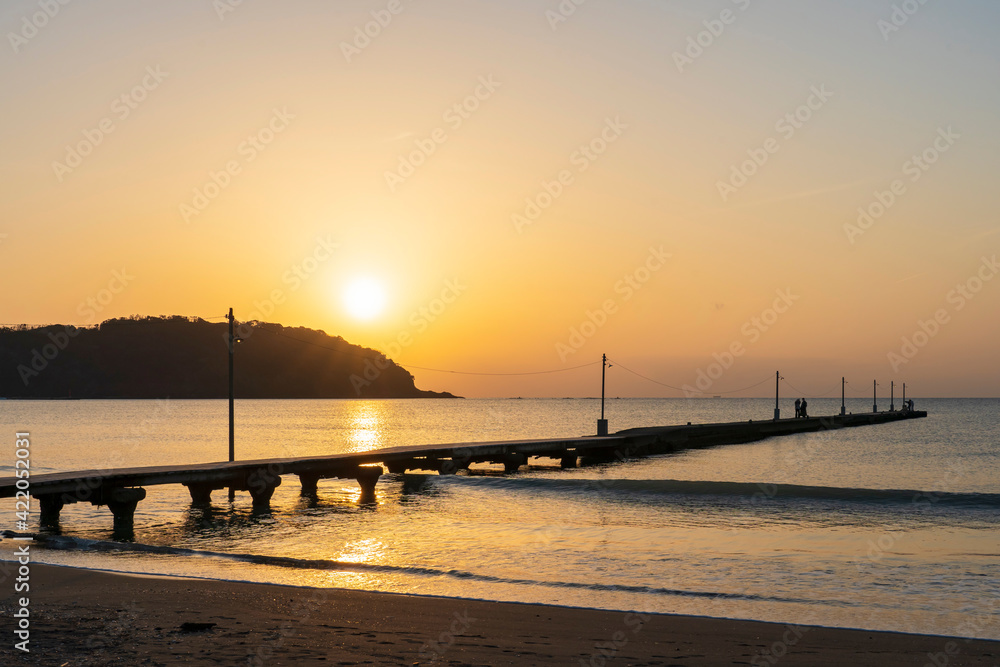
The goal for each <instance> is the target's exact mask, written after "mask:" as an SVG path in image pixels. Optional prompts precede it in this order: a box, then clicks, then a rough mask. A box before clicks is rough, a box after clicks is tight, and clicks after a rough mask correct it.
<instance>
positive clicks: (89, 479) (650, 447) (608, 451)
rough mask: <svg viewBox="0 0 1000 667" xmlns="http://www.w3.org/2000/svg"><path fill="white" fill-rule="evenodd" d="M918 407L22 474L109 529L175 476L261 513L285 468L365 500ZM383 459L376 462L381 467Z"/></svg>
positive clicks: (5, 487) (54, 512)
mask: <svg viewBox="0 0 1000 667" xmlns="http://www.w3.org/2000/svg"><path fill="white" fill-rule="evenodd" d="M926 416H927V413H926V412H924V411H916V410H914V411H890V412H872V413H862V414H847V415H836V416H831V417H808V418H803V419H776V420H762V421H754V420H750V421H746V422H731V423H721V424H693V425H692V424H687V425H683V426H659V427H647V428H632V429H627V430H624V431H619V432H617V433H614V434H611V435H601V436H583V437H577V438H553V439H533V440H508V441H496V442H471V443H454V444H443V445H414V446H403V447H388V448H384V449H376V450H372V451H368V452H359V453H347V454H331V455H326V456H306V457H296V458H275V459H260V460H255V461H236V462H222V463H195V464H189V465H169V466H147V467H139V468H118V469H113V470H80V471H72V472H56V473H46V474H42V475H32V476H31V477H30V493H31V495H32V496H33V497H34V498H35V499H36V500H37V501H38V504H39V509H40V517H39V518H40V523H41V525H42V526H49V527H51V526H57V525H58V521H59V513H60V511H61V510H62V508H63V507H65V506H66V505H68V504H72V503H79V502H89V503H91V504H92V505H106V506H107V507H108V508H109V509H110V510H111V512H112V515H113V516H114V531H115V533H116V534H117V535H128V534H130V533H131V532H132V530H133V522H134V515H135V510H136V507H137V506H138V504H139V502H141V501H142V500H143V499H144V498H145V497H146V489H145V488H144V487H148V486H155V485H159V484H182V485H184V486H186V487H187V488H188V491H189V492H190V494H191V501H192V503H193V504H195V505H207V504H210V503H211V501H212V492H213V491H218V490H221V489H235V490H239V491H248V492H249V493H250V496H251V497H252V499H253V507H254V510H255V511H267V509H268V507H269V505H270V500H271V496H272V495H273V494H274V490H275V489H276V488H277V487H278V486H280V485H281V482H282V477H283V476H290V475H295V476H297V477H298V479H299V483H300V484H301V492H302V494H303V495H315V494H316V493H317V483H318V481H319V480H320V479H328V478H340V479H355V480H357V482H358V484H359V485H360V487H361V497H360V502H362V503H370V502H373V501H374V500H375V486H376V484H377V483H378V480H379V478H380V477H381V476H382V475H383V474H384V472H385V470H386V469H387V470H388V472H390V473H393V474H403V473H406V472H408V471H410V470H417V471H432V472H437V473H439V474H443V475H447V474H455V473H457V472H458V471H460V470H464V469H468V468H469V466H470V465H472V464H473V463H493V464H502V465H503V466H504V471H505V472H506V473H508V474H512V473H515V472H517V470H518V468H520V467H521V466H522V465H525V464H526V463H527V462H528V460H529V459H530V458H531V457H535V458H546V459H554V460H556V461H559V463H560V465H561V466H562V467H563V468H574V467H576V466H577V465H578V464H580V463H581V462H582V463H585V464H586V463H589V462H599V461H615V460H627V459H630V458H638V457H643V456H652V455H656V454H665V453H669V452H674V451H679V450H683V449H696V448H701V447H711V446H716V445H729V444H739V443H746V442H754V441H758V440H763V439H765V438H770V437H774V436H781V435H792V434H795V433H808V432H813V431H825V430H832V429H840V428H850V427H855V426H869V425H876V424H885V423H889V422H895V421H902V420H907V419H918V418H922V417H926ZM383 466H384V467H383ZM16 482H17V479H16V478H14V477H6V478H3V479H0V498H12V497H14V496H15V495H16V493H17V486H16Z"/></svg>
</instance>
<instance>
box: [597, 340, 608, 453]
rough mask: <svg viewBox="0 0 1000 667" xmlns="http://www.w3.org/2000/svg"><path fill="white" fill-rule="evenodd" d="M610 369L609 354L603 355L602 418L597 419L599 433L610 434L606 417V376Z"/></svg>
mask: <svg viewBox="0 0 1000 667" xmlns="http://www.w3.org/2000/svg"><path fill="white" fill-rule="evenodd" d="M607 370H608V355H606V354H602V355H601V418H600V419H598V420H597V435H607V434H608V420H607V419H605V418H604V376H605V375H606V374H607Z"/></svg>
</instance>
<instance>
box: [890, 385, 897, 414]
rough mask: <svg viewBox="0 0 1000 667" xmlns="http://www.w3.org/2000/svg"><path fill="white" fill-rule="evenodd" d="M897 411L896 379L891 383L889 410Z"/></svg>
mask: <svg viewBox="0 0 1000 667" xmlns="http://www.w3.org/2000/svg"><path fill="white" fill-rule="evenodd" d="M895 411H896V381H895V380H893V381H892V382H890V383H889V412H895Z"/></svg>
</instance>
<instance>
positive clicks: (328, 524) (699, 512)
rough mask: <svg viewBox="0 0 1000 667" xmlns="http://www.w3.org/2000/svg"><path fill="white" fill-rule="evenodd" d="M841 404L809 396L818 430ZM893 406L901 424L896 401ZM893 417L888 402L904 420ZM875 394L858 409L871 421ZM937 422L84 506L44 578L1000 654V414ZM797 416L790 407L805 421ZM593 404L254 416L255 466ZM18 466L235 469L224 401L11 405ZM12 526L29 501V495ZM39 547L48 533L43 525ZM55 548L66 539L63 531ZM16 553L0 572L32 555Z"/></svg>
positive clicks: (523, 427)
mask: <svg viewBox="0 0 1000 667" xmlns="http://www.w3.org/2000/svg"><path fill="white" fill-rule="evenodd" d="M773 407H774V404H773V400H768V399H703V400H687V399H620V400H610V401H608V404H607V416H608V419H609V420H610V426H611V430H612V431H615V430H620V429H624V428H629V427H635V426H655V425H667V424H678V423H685V422H688V421H690V422H694V423H705V422H725V421H745V420H747V419H768V418H770V417H771V416H772V412H773ZM839 407H840V402H839V400H836V401H834V400H824V399H815V400H810V413H811V414H813V415H824V414H835V413H838V412H839ZM880 407H883V406H881V405H880ZM884 407H887V403H886V406H884ZM870 408H871V404H870V399H856V400H849V402H848V410H852V411H855V412H864V411H866V410H870ZM917 408H918V409H924V410H928V411H929V417H928V418H927V419H921V420H913V421H907V422H902V423H895V424H886V425H880V426H868V427H860V428H853V429H845V430H840V431H833V432H825V433H812V434H801V435H794V436H787V437H782V438H773V439H769V440H765V441H762V442H757V443H749V444H742V445H729V446H721V447H714V448H709V449H702V450H692V451H685V452H677V453H674V454H670V455H664V456H656V457H650V458H645V459H637V460H631V461H624V462H616V463H608V464H600V465H595V466H589V467H583V468H578V469H574V470H559V468H558V462H557V461H548V460H544V459H543V460H537V459H532V462H531V465H530V466H528V467H524V468H522V469H521V471H520V472H519V473H517V474H515V475H504V474H502V472H503V471H502V469H500V468H498V467H496V466H489V465H479V466H473V469H472V471H471V473H470V474H469V475H465V474H461V475H456V476H438V475H436V474H410V475H405V476H404V475H385V476H383V478H382V479H381V480H380V482H379V484H378V488H377V503H375V504H368V505H359V503H358V497H359V489H358V486H357V484H356V483H355V482H354V481H353V480H322V481H321V482H320V485H319V494H318V498H314V499H308V498H303V497H301V496H300V494H299V484H298V480H297V478H296V477H294V476H286V477H285V478H284V483H283V485H282V486H280V487H279V488H278V489H277V491H276V492H275V495H274V498H273V500H272V504H271V511H270V512H268V513H264V514H254V512H253V511H252V508H251V503H250V497H249V495H248V494H246V493H239V494H237V497H236V499H235V501H234V502H233V503H230V502H229V501H228V498H227V497H226V494H225V492H223V491H217V492H215V493H214V494H213V504H212V506H211V507H210V508H194V507H192V506H191V503H190V497H189V496H188V493H187V490H186V489H185V488H184V487H180V486H153V487H148V488H147V492H148V495H147V498H146V500H144V501H142V502H141V503H140V504H139V507H138V510H137V511H136V516H135V526H136V529H135V540H134V542H132V543H129V544H119V545H115V544H113V543H112V542H111V541H110V540H111V513H110V511H109V510H108V509H107V508H103V507H93V506H91V505H90V504H77V505H70V506H67V507H66V508H65V509H64V510H63V512H62V515H61V523H60V529H59V531H58V532H59V534H61V536H62V537H61V538H58V539H50V540H49V541H48V543H47V545H42V544H39V545H37V546H35V547H34V549H33V557H34V558H35V559H36V560H38V561H41V562H48V563H57V564H63V565H71V566H76V567H84V568H95V569H105V570H116V571H123V572H137V573H159V574H168V575H182V576H196V577H209V578H218V579H231V580H242V581H258V582H271V583H280V584H295V585H304V586H316V587H339V588H355V589H364V590H377V591H392V592H400V593H416V594H427V595H441V596H450V597H466V598H480V599H490V600H509V601H520V602H540V603H550V604H560V605H571V606H582V607H596V608H604V609H620V610H634V611H642V612H664V613H683V614H698V615H706V616H715V617H727V618H745V619H758V620H767V621H779V622H794V623H809V624H818V625H827V626H839V627H854V628H866V629H873V630H898V631H907V632H918V633H925V634H939V635H957V636H965V637H980V638H991V639H1000V603H998V601H1000V532H998V528H1000V479H998V476H997V471H998V470H1000V401H998V400H993V399H926V400H918V401H917ZM783 411H784V414H786V415H789V414H791V412H792V407H791V404H790V403H789V402H787V401H786V402H785V403H784V404H783ZM598 413H599V403H598V401H596V400H593V399H567V400H556V399H525V400H513V399H512V400H485V399H484V400H453V401H452V400H447V401H446V400H381V401H337V400H312V401H310V400H296V401H250V400H247V401H238V402H237V413H236V418H237V432H236V433H237V443H236V450H237V458H243V459H253V458H266V457H285V456H297V455H307V454H325V453H335V452H352V451H365V450H369V449H374V448H378V447H388V446H395V445H411V444H430V443H449V442H474V441H486V440H501V439H517V438H528V437H557V436H574V435H583V434H588V433H592V432H593V431H594V430H595V427H596V424H595V420H596V417H597V415H598ZM0 422H2V424H3V429H5V430H6V432H7V433H8V438H7V440H8V442H9V447H8V448H7V449H8V452H7V455H6V456H4V455H3V454H2V450H0V463H3V464H4V465H3V466H2V467H0V468H2V473H0V474H3V475H4V476H6V475H9V474H11V470H12V469H13V468H12V464H13V458H14V432H15V431H25V430H26V431H29V432H30V433H31V438H32V446H31V456H32V458H31V465H32V471H33V473H35V474H40V473H43V472H52V471H59V470H73V469H95V468H96V469H105V468H109V467H122V466H135V465H155V464H172V463H191V462H208V461H220V460H225V459H226V456H227V433H228V431H227V428H228V426H227V404H226V402H225V401H2V402H0ZM5 502H6V505H5V506H6V507H7V516H8V517H10V521H9V522H8V524H9V525H4V523H3V522H2V521H0V529H12V528H13V527H14V526H13V522H14V503H13V500H7V501H5ZM36 528H37V518H35V520H34V521H33V526H32V529H33V530H35V529H36ZM50 537H51V535H50ZM12 549H13V547H12V545H11V542H10V541H9V540H5V541H4V542H2V543H0V558H7V559H9V558H10V553H11V551H12Z"/></svg>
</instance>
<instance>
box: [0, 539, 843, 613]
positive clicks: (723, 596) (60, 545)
mask: <svg viewBox="0 0 1000 667" xmlns="http://www.w3.org/2000/svg"><path fill="white" fill-rule="evenodd" d="M2 536H3V537H5V538H6V537H26V535H22V534H17V533H13V532H11V531H3V533H2ZM30 537H33V538H34V541H35V544H36V545H38V546H40V547H44V548H46V549H52V550H58V551H89V552H104V553H108V552H119V553H148V554H159V555H163V556H188V557H201V558H219V559H225V560H230V561H236V562H241V563H252V564H255V565H270V566H276V567H287V568H295V569H304V570H327V571H343V572H380V573H392V574H404V575H416V576H427V577H450V578H454V579H461V580H465V581H480V582H487V583H499V584H514V585H522V586H545V587H550V588H559V589H585V590H592V591H610V592H621V593H640V594H646V595H665V596H676V597H685V598H708V599H718V600H753V601H765V602H793V603H799V604H808V605H815V604H824V605H837V606H842V607H859V606H863V605H861V604H860V603H854V602H850V601H846V600H815V599H805V598H793V597H781V596H770V595H757V594H754V593H726V592H711V591H692V590H684V589H678V588H667V587H659V586H642V585H627V584H601V583H589V582H577V581H543V580H538V579H520V578H512V577H501V576H496V575H490V574H481V573H476V572H467V571H464V570H455V569H452V570H445V569H440V568H433V567H419V566H396V565H378V564H373V563H353V562H345V561H337V560H323V559H308V558H291V557H288V556H267V555H262V554H247V553H228V552H220V551H205V550H199V549H186V548H182V547H169V546H157V545H153V544H141V543H137V542H108V541H101V540H88V539H86V538H82V537H69V536H64V535H45V534H36V535H31V536H30Z"/></svg>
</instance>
